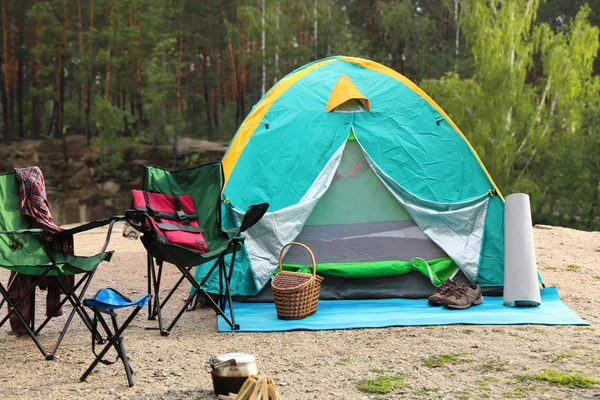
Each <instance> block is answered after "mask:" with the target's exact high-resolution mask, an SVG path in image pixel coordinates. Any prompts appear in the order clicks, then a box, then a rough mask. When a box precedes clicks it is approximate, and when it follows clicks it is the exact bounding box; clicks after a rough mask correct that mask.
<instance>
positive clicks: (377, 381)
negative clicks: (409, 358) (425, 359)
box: [356, 375, 404, 394]
mask: <svg viewBox="0 0 600 400" xmlns="http://www.w3.org/2000/svg"><path fill="white" fill-rule="evenodd" d="M356 386H357V388H358V389H359V390H360V391H362V392H365V393H378V394H387V393H391V392H392V391H393V390H394V389H402V388H404V377H402V376H397V375H384V376H379V377H377V378H374V379H361V380H360V381H359V382H358V384H357V385H356Z"/></svg>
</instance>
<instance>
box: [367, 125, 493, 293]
mask: <svg viewBox="0 0 600 400" xmlns="http://www.w3.org/2000/svg"><path fill="white" fill-rule="evenodd" d="M357 143H359V145H360V137H357ZM364 154H365V157H366V158H367V161H368V163H369V166H370V167H371V168H372V169H373V171H375V173H376V174H377V176H378V177H379V179H380V180H381V182H383V184H384V185H385V186H386V187H387V188H388V189H389V191H390V192H391V193H392V194H393V196H394V197H395V198H396V199H397V200H398V202H400V203H401V204H402V206H403V207H404V209H405V210H406V212H408V214H410V216H411V217H412V219H413V220H414V221H415V223H416V225H417V226H418V227H419V228H420V229H421V230H422V232H423V233H424V234H425V235H427V237H429V238H430V239H431V240H432V241H433V242H435V243H436V244H437V245H438V246H439V247H440V248H441V249H443V251H445V252H446V253H447V254H448V256H450V258H452V260H454V262H455V263H456V264H457V265H458V267H459V269H460V270H461V271H462V272H463V273H464V274H465V275H466V277H467V278H468V279H469V280H470V281H472V282H475V281H476V280H477V275H478V272H479V261H480V258H481V248H482V245H483V236H484V232H485V218H486V214H487V209H488V204H489V200H490V196H491V194H490V193H491V192H487V193H485V194H483V195H482V196H480V197H477V198H474V199H471V200H468V201H465V202H462V203H440V202H434V201H429V200H424V199H421V198H420V197H418V196H415V195H414V194H412V193H410V192H409V191H407V190H406V189H405V188H403V187H402V186H401V185H400V184H398V183H397V182H396V181H395V180H393V179H391V178H390V177H389V176H388V175H386V174H385V172H383V171H382V170H381V169H380V168H379V167H378V166H377V164H375V163H374V162H373V160H371V159H370V158H369V156H368V154H367V153H366V152H365V153H364Z"/></svg>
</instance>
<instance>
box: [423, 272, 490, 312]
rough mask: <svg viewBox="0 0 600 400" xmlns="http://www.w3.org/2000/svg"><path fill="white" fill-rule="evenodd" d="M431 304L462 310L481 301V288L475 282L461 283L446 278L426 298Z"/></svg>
mask: <svg viewBox="0 0 600 400" xmlns="http://www.w3.org/2000/svg"><path fill="white" fill-rule="evenodd" d="M428 301H429V305H431V306H446V308H451V309H453V310H464V309H466V308H469V307H471V306H477V305H479V304H481V303H483V295H482V294H481V288H480V287H479V285H477V284H475V283H469V284H463V283H458V282H456V281H455V280H453V279H446V280H445V281H444V283H442V285H441V286H440V287H438V288H437V290H436V291H435V293H434V294H432V295H431V296H429V298H428Z"/></svg>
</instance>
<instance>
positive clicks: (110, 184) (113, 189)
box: [102, 181, 121, 194]
mask: <svg viewBox="0 0 600 400" xmlns="http://www.w3.org/2000/svg"><path fill="white" fill-rule="evenodd" d="M102 190H104V191H106V192H108V193H112V194H117V193H119V192H120V191H121V185H119V184H118V183H117V182H115V181H106V182H104V183H103V184H102Z"/></svg>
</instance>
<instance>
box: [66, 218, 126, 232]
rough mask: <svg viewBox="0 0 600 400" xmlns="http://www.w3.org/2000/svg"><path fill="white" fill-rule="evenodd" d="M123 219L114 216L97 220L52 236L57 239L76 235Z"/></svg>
mask: <svg viewBox="0 0 600 400" xmlns="http://www.w3.org/2000/svg"><path fill="white" fill-rule="evenodd" d="M124 219H125V216H124V215H116V216H114V217H110V218H106V219H99V220H96V221H91V222H87V223H85V224H82V225H78V226H75V227H73V228H71V229H65V230H64V231H60V232H58V233H56V234H55V235H54V236H57V237H58V236H64V235H75V234H77V233H81V232H85V231H89V230H92V229H95V228H100V227H101V226H106V225H108V224H110V223H113V222H117V221H123V220H124Z"/></svg>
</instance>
